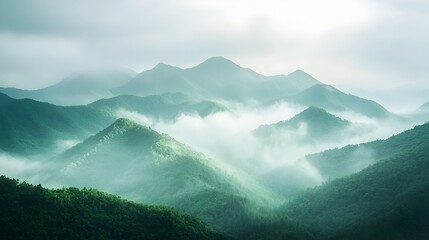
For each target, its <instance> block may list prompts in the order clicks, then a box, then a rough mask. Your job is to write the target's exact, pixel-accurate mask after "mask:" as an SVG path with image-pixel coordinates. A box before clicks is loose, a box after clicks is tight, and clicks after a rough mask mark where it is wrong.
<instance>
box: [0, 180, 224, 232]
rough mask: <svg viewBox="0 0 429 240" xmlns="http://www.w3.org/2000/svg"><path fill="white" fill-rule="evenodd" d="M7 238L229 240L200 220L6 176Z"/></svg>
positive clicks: (0, 219)
mask: <svg viewBox="0 0 429 240" xmlns="http://www.w3.org/2000/svg"><path fill="white" fill-rule="evenodd" d="M0 207H1V209H2V211H1V212H0V225H1V228H0V235H1V236H2V239H4V240H7V239H228V238H227V237H225V236H223V235H221V234H217V233H214V232H213V231H211V230H209V229H208V228H207V227H205V226H204V225H203V224H201V223H200V222H199V221H197V220H196V219H194V218H192V217H190V216H186V215H181V214H178V213H177V212H175V211H173V210H171V209H167V208H163V207H152V206H145V205H140V204H136V203H132V202H129V201H125V200H122V199H120V198H119V197H117V196H114V195H109V194H106V193H103V192H99V191H97V190H88V189H83V190H79V189H76V188H63V189H57V190H48V189H45V188H42V187H41V186H40V185H38V186H32V185H30V184H27V183H20V182H18V181H17V180H12V179H9V178H7V177H5V176H0Z"/></svg>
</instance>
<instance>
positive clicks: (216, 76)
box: [113, 57, 319, 101]
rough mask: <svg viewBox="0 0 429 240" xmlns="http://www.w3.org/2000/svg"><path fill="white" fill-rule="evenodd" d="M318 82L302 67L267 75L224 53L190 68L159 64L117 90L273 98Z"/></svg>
mask: <svg viewBox="0 0 429 240" xmlns="http://www.w3.org/2000/svg"><path fill="white" fill-rule="evenodd" d="M316 83H319V82H318V81H317V80H316V79H314V78H313V77H311V76H310V75H308V74H306V73H304V72H302V71H296V72H294V73H291V74H289V75H287V76H284V75H279V76H264V75H261V74H259V73H256V72H254V71H252V70H251V69H248V68H243V67H240V66H238V65H237V64H235V63H234V62H232V61H231V60H228V59H225V58H223V57H213V58H209V59H207V60H206V61H204V62H203V63H201V64H199V65H197V66H195V67H193V68H188V69H181V68H178V67H173V66H170V65H166V64H158V65H157V66H156V67H155V68H153V69H151V70H148V71H145V72H143V73H141V74H139V75H137V76H136V77H135V78H134V79H132V80H131V81H130V82H129V83H127V84H125V85H123V86H121V87H118V88H116V89H114V90H113V91H114V92H115V93H116V94H136V95H140V96H145V95H151V94H161V93H166V92H177V91H180V92H183V93H186V94H189V95H191V96H193V97H196V98H200V99H201V98H202V99H207V98H209V99H210V98H214V99H216V98H224V99H228V100H239V101H241V100H249V99H254V100H259V101H269V100H273V99H275V98H279V97H284V96H287V95H290V94H296V93H298V92H300V91H302V90H304V89H306V88H307V87H309V86H311V85H314V84H316Z"/></svg>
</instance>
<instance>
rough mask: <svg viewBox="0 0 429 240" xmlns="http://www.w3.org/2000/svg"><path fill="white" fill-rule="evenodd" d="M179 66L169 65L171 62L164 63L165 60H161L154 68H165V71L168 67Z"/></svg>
mask: <svg viewBox="0 0 429 240" xmlns="http://www.w3.org/2000/svg"><path fill="white" fill-rule="evenodd" d="M177 68H178V67H175V66H172V65H169V64H166V63H163V62H160V63H158V64H157V65H156V66H155V67H154V68H153V70H163V71H165V70H167V69H177Z"/></svg>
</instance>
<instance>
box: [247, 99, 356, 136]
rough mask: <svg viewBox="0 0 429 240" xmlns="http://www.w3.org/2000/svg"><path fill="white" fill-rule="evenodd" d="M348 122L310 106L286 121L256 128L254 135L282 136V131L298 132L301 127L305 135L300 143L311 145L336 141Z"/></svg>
mask: <svg viewBox="0 0 429 240" xmlns="http://www.w3.org/2000/svg"><path fill="white" fill-rule="evenodd" d="M349 125H350V122H348V121H347V120H343V119H341V118H338V117H336V116H334V115H332V114H330V113H328V112H327V111H325V110H324V109H321V108H318V107H314V106H311V107H309V108H307V109H305V110H304V111H302V112H300V113H299V114H297V115H296V116H294V117H293V118H291V119H289V120H287V121H280V122H277V123H273V124H270V125H262V126H260V127H258V128H257V129H256V130H255V131H254V133H255V134H256V135H257V136H260V137H268V136H270V135H273V134H274V135H275V134H282V133H284V132H283V130H286V131H287V130H289V131H298V129H299V128H300V127H302V126H304V127H305V129H306V134H305V137H304V138H303V139H300V141H302V142H303V144H311V143H312V142H317V141H326V140H331V141H332V140H337V139H338V137H339V136H340V135H341V134H342V133H343V131H344V130H345V129H346V128H347V127H348V126H349Z"/></svg>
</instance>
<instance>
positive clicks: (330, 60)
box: [0, 0, 429, 89]
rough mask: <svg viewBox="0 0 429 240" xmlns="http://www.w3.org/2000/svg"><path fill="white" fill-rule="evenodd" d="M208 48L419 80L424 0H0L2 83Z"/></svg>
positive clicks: (143, 63) (371, 84) (427, 18)
mask: <svg viewBox="0 0 429 240" xmlns="http://www.w3.org/2000/svg"><path fill="white" fill-rule="evenodd" d="M212 56H224V57H226V58H229V59H231V60H233V61H235V62H236V63H238V64H239V65H242V66H245V67H250V68H252V69H254V70H255V71H257V72H260V73H262V74H265V75H272V74H281V73H285V74H287V73H289V72H291V71H293V70H295V69H302V70H304V71H306V72H308V73H310V74H312V75H313V76H315V77H316V78H318V79H319V80H320V81H322V82H325V83H329V84H333V85H336V86H353V87H355V88H362V89H368V88H374V89H382V88H386V87H387V88H390V87H397V86H401V85H404V84H406V85H416V86H422V85H425V86H427V85H429V1H427V0H406V1H405V0H378V1H370V0H324V1H322V0H265V1H256V0H212V1H208V0H193V1H191V0H167V1H162V0H161V1H160V0H155V1H144V0H143V1H138V0H131V1H101V0H100V1H88V0H73V1H36V0H34V1H17V0H10V1H7V0H5V1H1V2H0V86H14V87H20V88H25V89H34V88H40V87H44V86H47V85H49V84H52V83H54V82H57V81H60V80H61V79H62V78H63V77H65V76H66V75H67V74H69V73H70V71H73V70H75V69H79V68H84V67H89V66H94V65H109V66H119V67H129V68H131V69H133V70H135V71H137V72H141V71H144V70H147V69H149V68H152V67H153V66H154V65H156V64H157V63H159V62H164V63H168V64H171V65H175V66H179V67H191V66H194V65H196V64H198V63H200V62H202V61H203V60H205V59H206V58H209V57H212Z"/></svg>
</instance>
